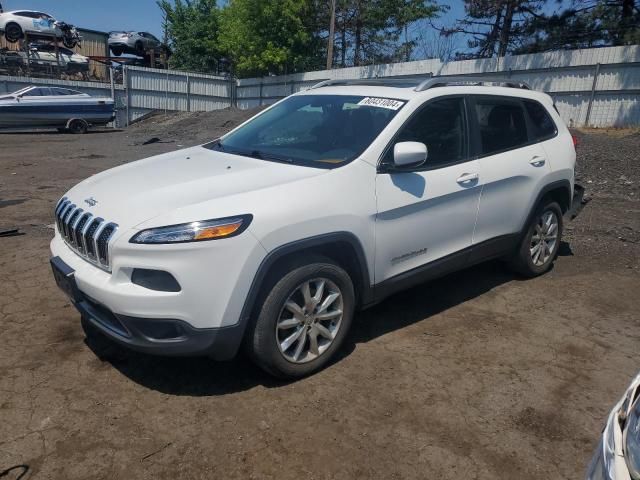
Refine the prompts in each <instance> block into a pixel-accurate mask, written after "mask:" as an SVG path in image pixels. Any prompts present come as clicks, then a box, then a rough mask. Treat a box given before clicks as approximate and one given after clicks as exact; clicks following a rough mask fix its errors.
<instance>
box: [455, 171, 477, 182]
mask: <svg viewBox="0 0 640 480" xmlns="http://www.w3.org/2000/svg"><path fill="white" fill-rule="evenodd" d="M479 178H480V175H478V174H477V173H463V174H462V175H460V176H459V177H458V179H457V180H456V182H458V183H459V184H464V183H470V182H474V181H476V180H478V179H479Z"/></svg>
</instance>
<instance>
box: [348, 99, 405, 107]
mask: <svg viewBox="0 0 640 480" xmlns="http://www.w3.org/2000/svg"><path fill="white" fill-rule="evenodd" d="M358 105H363V106H367V107H378V108H388V109H389V110H398V109H400V108H401V107H402V106H403V105H404V102H401V101H400V100H393V99H391V98H378V97H365V98H363V99H362V100H360V101H359V102H358Z"/></svg>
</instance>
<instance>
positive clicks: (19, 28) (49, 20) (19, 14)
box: [0, 10, 81, 48]
mask: <svg viewBox="0 0 640 480" xmlns="http://www.w3.org/2000/svg"><path fill="white" fill-rule="evenodd" d="M0 32H4V37H5V39H6V40H7V42H9V43H16V42H18V41H19V40H21V39H23V38H25V34H28V35H29V36H30V37H33V38H37V37H43V38H44V37H51V36H55V38H56V39H57V40H62V43H63V44H64V46H65V47H67V48H73V47H75V46H76V45H78V44H79V43H80V40H81V39H80V35H79V34H78V31H77V30H76V28H75V27H74V26H73V25H70V24H68V23H65V22H60V21H57V20H56V19H55V18H53V17H52V16H51V15H49V14H48V13H43V12H37V11H34V10H15V11H11V12H4V13H0Z"/></svg>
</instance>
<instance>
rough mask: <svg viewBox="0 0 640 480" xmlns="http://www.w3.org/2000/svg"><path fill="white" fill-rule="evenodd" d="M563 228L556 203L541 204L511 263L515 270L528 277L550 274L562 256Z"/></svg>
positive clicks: (559, 209) (560, 211) (560, 214)
mask: <svg viewBox="0 0 640 480" xmlns="http://www.w3.org/2000/svg"><path fill="white" fill-rule="evenodd" d="M562 228H563V224H562V209H561V208H560V205H558V203H557V202H553V201H549V202H545V203H543V204H541V205H540V206H539V207H538V209H537V210H536V212H535V214H534V215H533V218H532V220H531V221H530V223H529V226H528V228H527V232H526V234H525V236H524V237H523V239H522V241H521V243H520V246H519V248H518V251H517V252H516V254H515V256H514V257H513V259H512V261H511V266H512V267H513V269H514V270H515V271H517V272H518V273H520V274H522V275H524V276H526V277H536V276H538V275H542V274H543V273H546V272H547V271H549V269H550V268H551V266H552V265H553V261H554V260H555V259H556V256H557V255H558V250H559V248H560V239H561V238H562Z"/></svg>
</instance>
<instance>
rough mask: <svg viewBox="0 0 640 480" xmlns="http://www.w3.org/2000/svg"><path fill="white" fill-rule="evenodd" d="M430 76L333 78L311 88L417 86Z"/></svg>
mask: <svg viewBox="0 0 640 480" xmlns="http://www.w3.org/2000/svg"><path fill="white" fill-rule="evenodd" d="M428 78H430V77H422V78H416V77H413V78H393V77H391V78H390V77H374V78H354V79H346V78H344V79H333V80H324V81H323V82H320V83H316V84H315V85H313V86H312V87H310V89H314V88H320V87H328V86H331V85H371V86H380V87H385V86H386V87H400V88H402V87H405V88H409V87H415V86H416V85H417V84H421V83H420V82H422V83H424V81H423V80H426V79H428Z"/></svg>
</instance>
